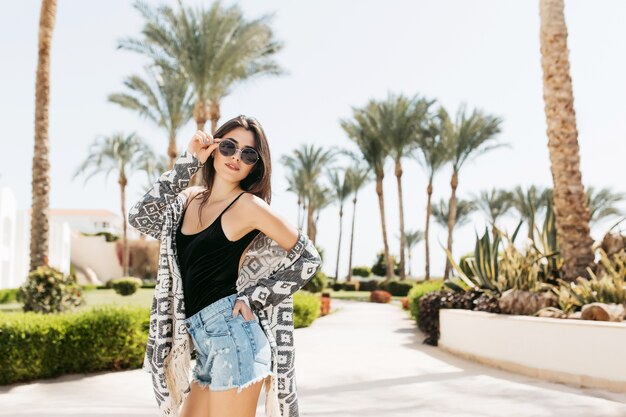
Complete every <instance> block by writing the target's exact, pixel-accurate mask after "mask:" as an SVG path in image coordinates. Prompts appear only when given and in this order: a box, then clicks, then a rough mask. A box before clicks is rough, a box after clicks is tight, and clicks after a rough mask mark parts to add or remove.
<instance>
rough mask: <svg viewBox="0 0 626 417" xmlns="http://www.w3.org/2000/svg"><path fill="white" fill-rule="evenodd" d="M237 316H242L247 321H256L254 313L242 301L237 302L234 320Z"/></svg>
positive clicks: (234, 309)
mask: <svg viewBox="0 0 626 417" xmlns="http://www.w3.org/2000/svg"><path fill="white" fill-rule="evenodd" d="M237 314H241V315H242V316H243V318H244V319H245V320H246V321H250V320H252V319H254V312H253V311H252V309H251V308H250V307H248V305H247V304H246V303H245V302H243V301H241V300H237V301H235V307H234V308H233V318H236V317H237Z"/></svg>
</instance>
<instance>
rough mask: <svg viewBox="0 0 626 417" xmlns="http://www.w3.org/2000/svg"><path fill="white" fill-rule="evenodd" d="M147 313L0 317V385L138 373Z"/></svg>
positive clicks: (124, 310)
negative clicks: (90, 374)
mask: <svg viewBox="0 0 626 417" xmlns="http://www.w3.org/2000/svg"><path fill="white" fill-rule="evenodd" d="M149 319H150V310H149V309H148V308H143V307H136V306H114V305H104V306H96V307H94V308H93V309H89V310H84V311H78V312H66V313H59V314H40V313H34V312H26V313H23V312H22V313H0V369H2V372H0V384H10V383H15V382H20V381H29V380H32V379H37V378H50V377H55V376H59V375H63V374H69V373H82V372H95V371H102V370H118V369H127V368H139V367H141V364H142V362H143V356H144V353H145V347H146V343H147V341H148V328H149Z"/></svg>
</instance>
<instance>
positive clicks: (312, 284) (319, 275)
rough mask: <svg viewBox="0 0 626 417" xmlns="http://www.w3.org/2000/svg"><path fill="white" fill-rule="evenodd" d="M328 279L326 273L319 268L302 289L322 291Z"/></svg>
mask: <svg viewBox="0 0 626 417" xmlns="http://www.w3.org/2000/svg"><path fill="white" fill-rule="evenodd" d="M327 280H328V278H327V277H326V274H325V273H323V272H322V271H321V270H320V269H318V270H317V271H316V272H315V275H313V278H311V279H310V280H309V282H307V283H306V284H305V285H304V287H302V289H303V290H305V291H309V292H321V291H322V290H323V289H324V287H325V286H326V281H327Z"/></svg>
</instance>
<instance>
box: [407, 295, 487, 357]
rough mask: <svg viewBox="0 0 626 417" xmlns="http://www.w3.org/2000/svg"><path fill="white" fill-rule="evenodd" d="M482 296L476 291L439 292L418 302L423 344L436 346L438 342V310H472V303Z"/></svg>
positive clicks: (425, 296) (419, 325)
mask: <svg viewBox="0 0 626 417" xmlns="http://www.w3.org/2000/svg"><path fill="white" fill-rule="evenodd" d="M481 295H482V292H480V291H478V290H470V291H465V292H454V291H450V290H441V291H435V292H431V293H428V294H426V295H424V296H423V297H422V299H421V300H420V307H419V309H420V320H419V321H418V323H417V324H418V327H419V328H420V330H422V331H423V332H424V333H426V339H424V343H426V344H429V345H433V346H437V342H438V340H439V310H441V309H442V308H457V309H464V310H473V308H474V301H475V300H477V299H478V298H479V297H480V296H481Z"/></svg>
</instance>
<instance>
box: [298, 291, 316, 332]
mask: <svg viewBox="0 0 626 417" xmlns="http://www.w3.org/2000/svg"><path fill="white" fill-rule="evenodd" d="M321 307H322V301H321V300H320V297H319V296H318V295H316V294H312V293H310V292H307V291H304V290H300V291H298V292H296V293H295V294H294V295H293V312H294V317H293V326H294V328H296V329H297V328H299V327H307V326H309V325H310V324H311V323H313V321H314V320H315V319H316V318H318V317H319V315H320V313H321Z"/></svg>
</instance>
